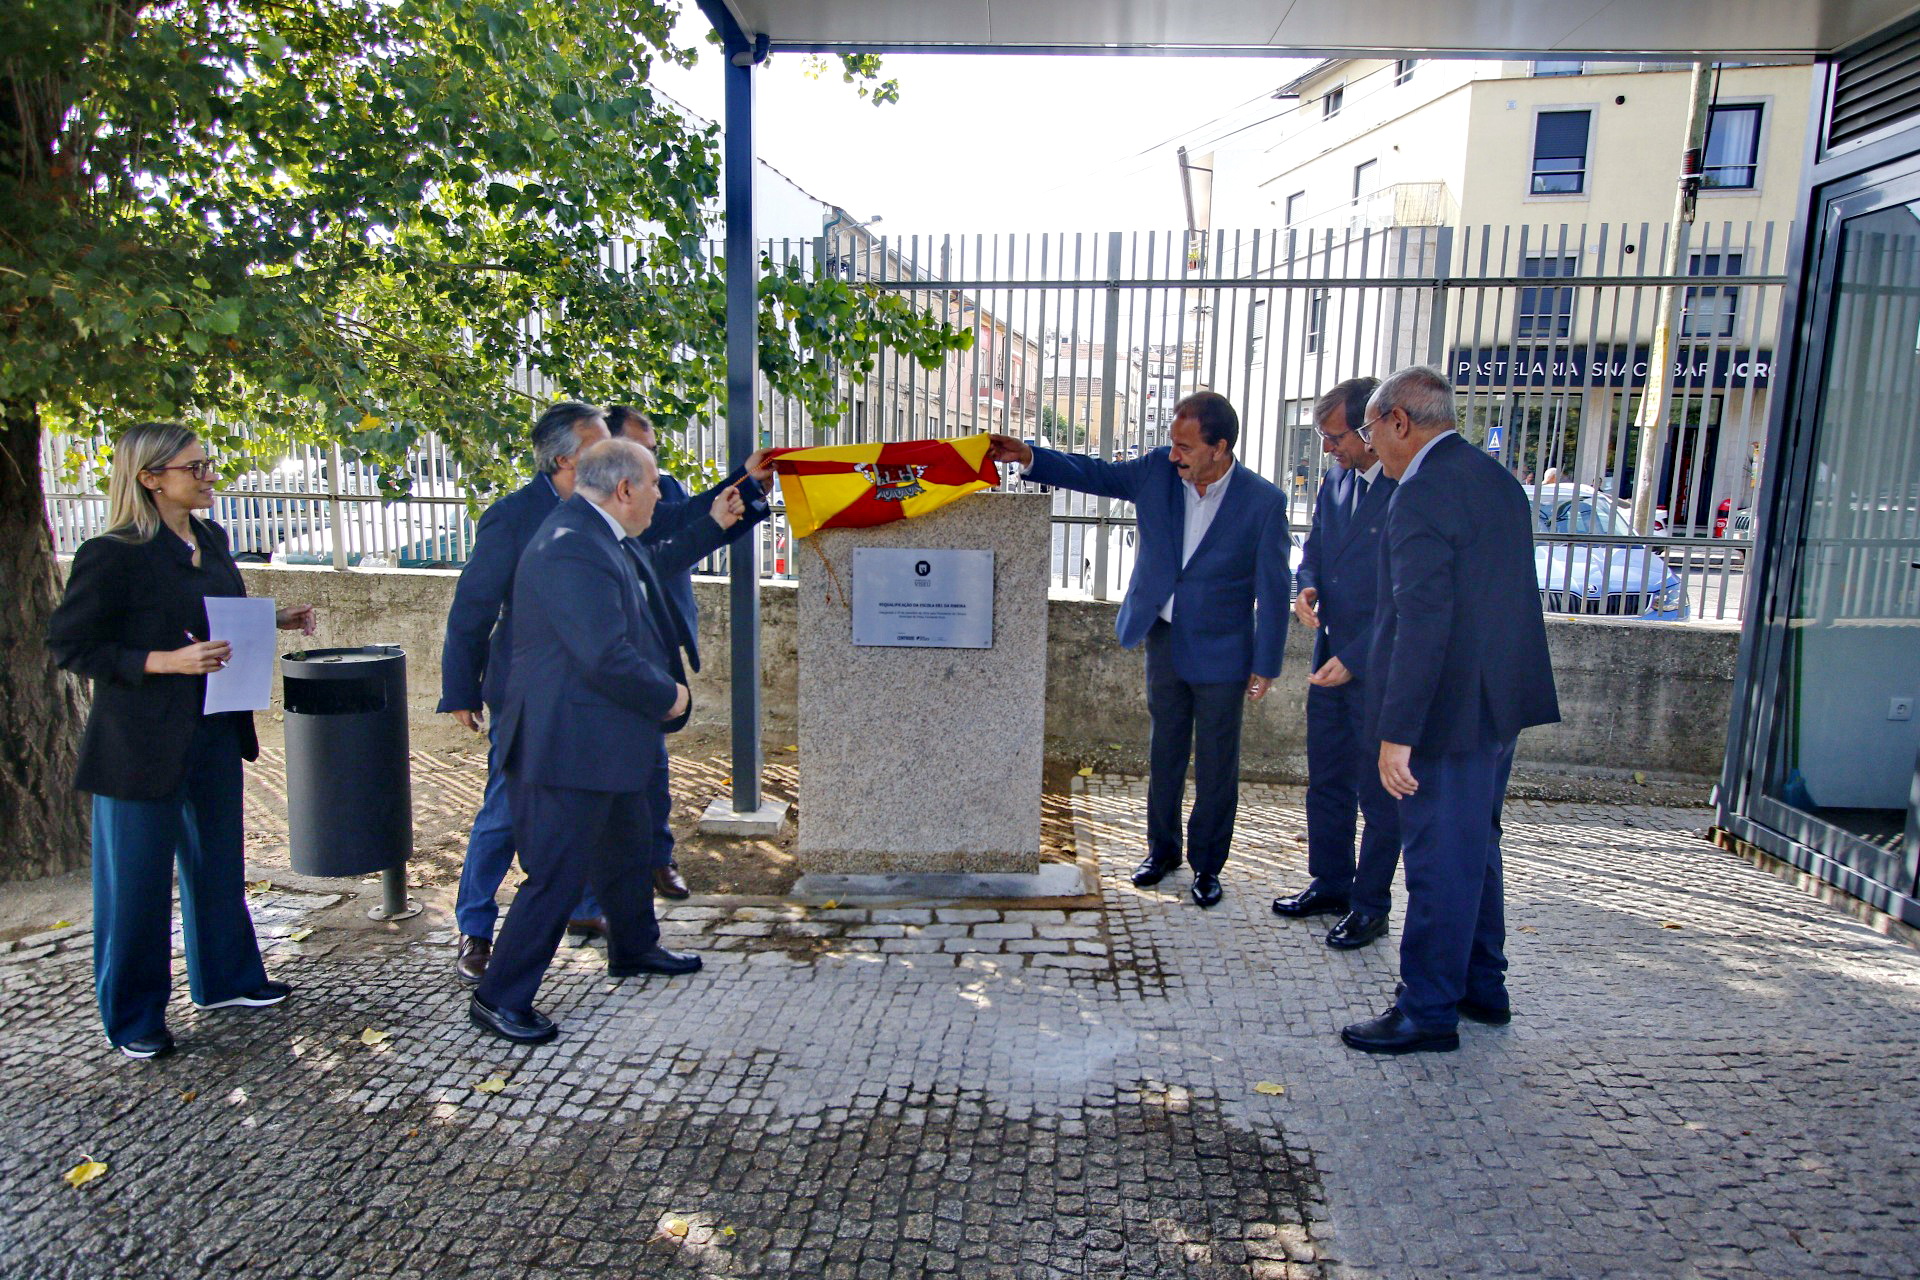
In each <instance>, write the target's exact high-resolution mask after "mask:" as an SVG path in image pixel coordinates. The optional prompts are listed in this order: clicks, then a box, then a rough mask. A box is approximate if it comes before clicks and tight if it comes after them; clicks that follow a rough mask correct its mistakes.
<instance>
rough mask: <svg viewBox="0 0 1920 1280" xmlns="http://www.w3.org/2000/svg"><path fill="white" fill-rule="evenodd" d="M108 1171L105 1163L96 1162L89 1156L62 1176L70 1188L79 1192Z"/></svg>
mask: <svg viewBox="0 0 1920 1280" xmlns="http://www.w3.org/2000/svg"><path fill="white" fill-rule="evenodd" d="M106 1171H107V1166H106V1165H105V1164H104V1163H102V1162H101V1161H99V1160H95V1159H94V1158H93V1157H92V1156H87V1157H85V1158H84V1159H82V1160H81V1161H80V1163H79V1164H77V1165H75V1166H73V1168H71V1169H69V1170H67V1171H66V1172H65V1173H63V1174H61V1175H60V1176H61V1177H62V1178H65V1179H66V1180H67V1185H68V1186H70V1187H72V1188H74V1189H75V1190H76V1191H77V1190H79V1189H80V1188H81V1187H84V1186H86V1185H87V1184H88V1183H89V1182H92V1181H93V1180H94V1179H95V1178H97V1177H99V1176H100V1175H101V1174H103V1173H105V1172H106Z"/></svg>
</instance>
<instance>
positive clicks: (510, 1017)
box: [467, 996, 560, 1044]
mask: <svg viewBox="0 0 1920 1280" xmlns="http://www.w3.org/2000/svg"><path fill="white" fill-rule="evenodd" d="M467 1017H468V1018H470V1019H471V1020H472V1021H473V1025H474V1026H476V1027H478V1028H480V1029H481V1030H482V1031H491V1032H493V1034H495V1035H497V1036H499V1037H500V1038H501V1039H502V1040H511V1041H513V1042H514V1043H515V1044H545V1043H546V1042H547V1041H549V1040H551V1039H553V1038H554V1037H555V1036H557V1035H559V1034H560V1028H559V1027H558V1026H556V1025H554V1021H553V1019H552V1018H549V1017H548V1016H547V1015H546V1014H544V1013H542V1012H540V1011H539V1010H538V1009H529V1010H527V1011H526V1012H525V1013H509V1012H508V1011H507V1010H505V1009H496V1008H494V1007H493V1006H492V1005H490V1004H488V1003H487V1002H486V1001H485V1000H482V999H481V998H480V997H479V996H475V997H474V998H473V999H471V1000H469V1001H467Z"/></svg>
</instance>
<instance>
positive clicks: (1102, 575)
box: [1093, 231, 1121, 600]
mask: <svg viewBox="0 0 1920 1280" xmlns="http://www.w3.org/2000/svg"><path fill="white" fill-rule="evenodd" d="M1120 234H1121V233H1120V232H1118V231H1114V232H1109V233H1108V235H1107V332H1106V337H1105V338H1104V340H1103V345H1102V348H1101V353H1100V456H1101V457H1102V458H1111V457H1113V402H1114V385H1113V384H1114V379H1115V377H1116V375H1117V374H1118V373H1119V358H1120ZM1112 506H1113V500H1112V499H1110V498H1105V497H1103V498H1101V499H1100V501H1099V504H1098V505H1097V506H1096V507H1095V509H1094V510H1095V514H1096V515H1097V516H1098V517H1099V519H1098V522H1097V523H1096V524H1095V525H1094V526H1093V531H1094V544H1093V598H1094V599H1095V600H1105V599H1106V598H1107V516H1108V514H1109V512H1110V511H1111V509H1112Z"/></svg>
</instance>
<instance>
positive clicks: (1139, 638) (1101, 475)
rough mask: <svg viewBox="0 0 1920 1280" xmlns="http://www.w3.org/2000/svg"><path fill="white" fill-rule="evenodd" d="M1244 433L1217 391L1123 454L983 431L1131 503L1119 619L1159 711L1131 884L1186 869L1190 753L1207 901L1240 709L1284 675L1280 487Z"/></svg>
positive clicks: (1191, 832)
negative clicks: (1133, 537)
mask: <svg viewBox="0 0 1920 1280" xmlns="http://www.w3.org/2000/svg"><path fill="white" fill-rule="evenodd" d="M1239 437H1240V416H1239V415H1238V414H1237V413H1235V412H1234V408H1233V405H1232V404H1231V403H1229V402H1228V400H1227V398H1226V397H1225V396H1223V395H1220V394H1218V393H1216V392H1212V391H1199V392H1195V393H1194V394H1193V395H1190V396H1188V397H1186V398H1185V399H1184V400H1182V401H1180V403H1179V404H1177V405H1175V406H1174V407H1173V427H1172V429H1171V430H1170V431H1169V432H1168V440H1169V443H1168V444H1166V445H1163V446H1161V447H1160V448H1158V449H1155V450H1153V451H1152V452H1151V453H1148V454H1145V455H1143V456H1141V457H1138V458H1134V459H1131V460H1129V461H1127V462H1106V461H1103V460H1101V459H1099V458H1092V457H1088V456H1086V455H1084V454H1073V453H1060V452H1057V451H1055V450H1053V449H1039V448H1034V447H1033V446H1031V445H1028V444H1027V443H1025V442H1024V441H1021V440H1016V439H1014V438H1013V437H1011V436H1002V435H992V436H990V437H989V438H990V439H991V441H992V450H991V453H990V454H989V456H990V457H992V458H993V460H994V461H996V462H1016V463H1018V464H1020V466H1021V467H1022V468H1024V469H1025V473H1026V476H1027V478H1028V479H1030V480H1032V481H1034V482H1036V483H1038V484H1044V485H1052V486H1054V487H1056V488H1061V489H1073V490H1077V491H1078V492H1081V493H1092V494H1099V495H1102V496H1105V497H1109V498H1121V499H1124V500H1126V501H1128V502H1131V503H1133V504H1134V510H1135V513H1136V518H1137V521H1138V527H1139V533H1140V554H1139V559H1138V560H1137V561H1135V563H1134V567H1133V578H1132V581H1130V582H1129V583H1128V584H1127V596H1126V599H1125V600H1124V601H1122V602H1121V605H1120V614H1119V617H1118V618H1117V619H1116V620H1115V623H1114V630H1115V631H1116V632H1117V634H1118V635H1119V638H1120V643H1121V644H1122V645H1123V646H1124V647H1126V648H1128V649H1132V648H1135V647H1136V646H1138V645H1141V644H1145V645H1146V649H1147V713H1148V715H1149V716H1150V717H1152V720H1153V742H1152V746H1151V748H1150V753H1149V761H1150V764H1149V774H1148V781H1147V856H1146V858H1145V860H1144V861H1142V862H1141V863H1140V865H1139V866H1138V867H1137V868H1135V869H1134V873H1133V882H1134V884H1136V885H1139V886H1140V887H1142V888H1145V887H1147V886H1150V885H1154V884H1158V883H1159V882H1160V881H1161V880H1163V879H1165V878H1166V877H1167V876H1168V875H1169V874H1171V873H1172V872H1173V871H1174V870H1176V869H1177V868H1178V867H1179V866H1180V863H1181V861H1182V851H1181V844H1182V841H1181V826H1180V806H1181V801H1182V799H1183V798H1184V795H1185V792H1186V782H1187V763H1188V761H1189V760H1191V761H1192V762H1193V784H1194V801H1193V811H1192V813H1191V814H1190V815H1189V817H1188V820H1187V824H1186V840H1185V846H1186V849H1185V861H1186V862H1187V864H1188V865H1189V866H1191V867H1192V868H1193V883H1192V885H1191V887H1190V890H1189V892H1190V893H1191V894H1192V897H1193V901H1194V903H1195V904H1196V905H1198V906H1201V907H1211V906H1213V905H1214V904H1215V903H1217V902H1219V901H1220V897H1221V893H1222V890H1221V886H1220V870H1221V868H1222V867H1223V866H1225V865H1226V861H1227V849H1228V846H1230V845H1231V844H1232V843H1233V824H1234V818H1235V815H1236V813H1237V812H1238V807H1239V795H1240V792H1239V788H1240V723H1241V718H1242V715H1243V714H1244V711H1245V707H1246V704H1247V703H1248V702H1258V701H1259V700H1260V699H1261V698H1262V697H1263V696H1264V695H1265V694H1266V692H1267V689H1268V687H1269V686H1270V685H1271V684H1272V683H1273V680H1274V678H1275V677H1276V676H1278V675H1279V674H1280V659H1281V655H1282V653H1283V652H1284V650H1285V648H1286V643H1287V600H1288V597H1289V596H1290V595H1291V594H1292V585H1293V583H1292V574H1291V572H1290V571H1289V569H1288V567H1287V559H1288V552H1289V549H1290V539H1289V536H1288V534H1289V530H1288V527H1287V498H1286V495H1285V494H1284V493H1282V492H1281V491H1280V490H1279V489H1278V488H1277V487H1276V486H1275V485H1274V484H1273V483H1272V482H1271V481H1269V480H1268V479H1267V478H1266V477H1264V476H1261V475H1257V474H1255V473H1253V472H1252V471H1250V470H1249V469H1247V468H1246V467H1243V466H1240V465H1239V464H1238V463H1236V462H1235V461H1234V457H1233V446H1234V444H1235V442H1236V441H1238V439H1239Z"/></svg>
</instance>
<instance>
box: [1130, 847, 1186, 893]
mask: <svg viewBox="0 0 1920 1280" xmlns="http://www.w3.org/2000/svg"><path fill="white" fill-rule="evenodd" d="M1179 869H1180V864H1179V863H1178V862H1161V861H1159V860H1158V859H1156V858H1155V857H1154V856H1153V855H1152V854H1148V855H1147V856H1146V857H1145V858H1143V859H1141V861H1140V865H1139V866H1137V867H1135V868H1134V869H1133V883H1134V884H1135V885H1136V886H1138V887H1139V888H1142V889H1146V888H1149V887H1151V886H1153V885H1156V884H1159V883H1160V882H1161V881H1162V880H1165V879H1166V878H1167V877H1168V876H1170V875H1172V874H1173V873H1174V872H1176V871H1178V870H1179Z"/></svg>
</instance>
